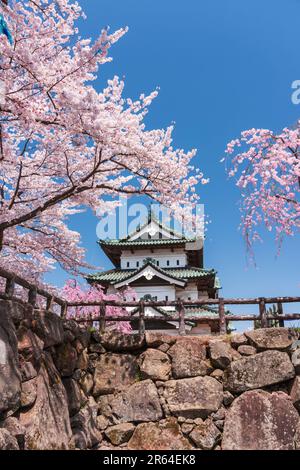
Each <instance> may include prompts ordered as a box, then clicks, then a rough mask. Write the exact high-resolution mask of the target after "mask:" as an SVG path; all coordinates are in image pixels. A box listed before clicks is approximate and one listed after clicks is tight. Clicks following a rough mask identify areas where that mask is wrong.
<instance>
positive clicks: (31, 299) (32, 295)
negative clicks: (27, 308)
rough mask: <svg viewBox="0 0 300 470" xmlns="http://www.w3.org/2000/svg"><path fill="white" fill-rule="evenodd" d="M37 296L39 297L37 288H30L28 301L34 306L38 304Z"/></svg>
mask: <svg viewBox="0 0 300 470" xmlns="http://www.w3.org/2000/svg"><path fill="white" fill-rule="evenodd" d="M36 298H37V290H36V288H35V287H34V288H32V289H29V293H28V303H29V304H30V305H32V306H33V308H34V307H35V306H36V305H35V304H36Z"/></svg>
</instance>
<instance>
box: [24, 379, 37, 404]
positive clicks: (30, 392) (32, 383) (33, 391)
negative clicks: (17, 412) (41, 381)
mask: <svg viewBox="0 0 300 470" xmlns="http://www.w3.org/2000/svg"><path fill="white" fill-rule="evenodd" d="M36 397H37V379H36V378H34V379H31V380H27V382H23V383H22V390H21V407H22V408H25V407H27V406H31V405H33V404H34V402H35V400H36Z"/></svg>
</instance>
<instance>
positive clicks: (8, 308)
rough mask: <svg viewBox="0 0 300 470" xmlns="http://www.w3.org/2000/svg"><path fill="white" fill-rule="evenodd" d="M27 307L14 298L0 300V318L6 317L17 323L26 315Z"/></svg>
mask: <svg viewBox="0 0 300 470" xmlns="http://www.w3.org/2000/svg"><path fill="white" fill-rule="evenodd" d="M26 313H27V308H26V306H25V305H24V304H21V303H20V302H16V301H15V300H0V318H2V317H8V318H10V319H11V320H12V321H13V323H14V324H16V325H18V324H19V323H20V322H21V321H22V320H24V318H25V317H26Z"/></svg>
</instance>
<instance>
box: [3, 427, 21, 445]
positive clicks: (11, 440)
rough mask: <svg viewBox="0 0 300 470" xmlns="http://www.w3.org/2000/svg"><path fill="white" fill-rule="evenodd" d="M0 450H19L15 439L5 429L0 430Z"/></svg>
mask: <svg viewBox="0 0 300 470" xmlns="http://www.w3.org/2000/svg"><path fill="white" fill-rule="evenodd" d="M0 450H19V446H18V441H17V439H16V438H15V437H14V436H12V435H11V434H10V432H9V431H8V430H7V429H0Z"/></svg>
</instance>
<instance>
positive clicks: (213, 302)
mask: <svg viewBox="0 0 300 470" xmlns="http://www.w3.org/2000/svg"><path fill="white" fill-rule="evenodd" d="M0 279H2V280H3V286H4V288H3V292H1V293H0V298H2V299H9V300H17V301H22V302H25V303H27V304H29V305H31V307H32V308H37V296H41V297H42V298H43V299H44V300H45V308H46V309H47V310H52V311H54V306H55V304H56V305H58V307H59V309H60V315H61V316H62V317H63V318H66V317H67V315H68V309H69V308H70V309H71V308H84V307H98V308H99V315H93V316H90V317H88V318H86V317H84V318H73V317H72V319H73V320H75V321H76V322H78V323H93V322H99V330H100V332H104V331H105V328H106V323H107V322H133V321H136V320H138V321H139V333H140V334H143V333H144V331H145V329H146V325H147V323H148V322H149V321H163V322H170V321H173V322H178V323H179V334H185V326H186V324H187V323H189V322H192V323H193V322H217V323H218V329H219V331H220V333H226V331H227V329H228V324H229V322H231V321H239V322H240V321H253V322H256V321H258V322H259V326H260V327H262V328H266V327H268V326H270V325H271V323H272V321H277V322H278V324H279V326H283V325H284V321H286V320H300V312H299V313H284V312H283V305H284V304H290V303H297V302H299V303H300V297H257V298H227V299H225V298H218V299H205V298H203V299H201V298H199V299H197V300H189V301H184V300H180V299H179V300H175V301H152V300H151V301H144V300H140V301H126V300H119V301H118V300H102V301H93V302H67V301H66V300H64V299H62V298H60V297H58V296H56V295H53V294H51V293H49V292H47V291H46V290H44V289H42V288H40V287H37V286H36V285H35V284H33V283H30V282H28V281H26V280H25V279H23V278H21V277H20V276H17V275H15V274H13V273H11V272H9V271H6V270H5V269H3V268H0ZM17 286H19V287H22V288H23V289H26V290H27V291H28V292H27V298H25V300H24V299H20V298H19V297H18V296H17V295H16V291H17ZM268 304H273V305H276V313H274V312H273V314H271V315H270V314H269V313H268V312H267V305H268ZM227 305H256V306H258V313H257V314H255V313H253V314H238V315H236V314H232V313H228V312H226V309H225V306H227ZM210 306H215V309H216V316H214V317H213V316H205V315H201V316H196V315H195V316H188V317H186V316H185V309H186V308H187V307H199V308H204V309H205V308H207V307H210ZM106 307H119V308H122V309H124V315H118V316H116V315H109V316H108V315H107V314H106ZM146 307H154V308H155V307H174V308H175V312H172V314H171V312H169V311H168V310H165V313H164V315H163V316H161V315H153V316H152V315H151V316H146V315H145V308H146ZM128 308H133V309H134V314H132V313H130V311H128V310H127V311H126V309H128ZM136 314H138V316H135V315H136Z"/></svg>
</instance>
